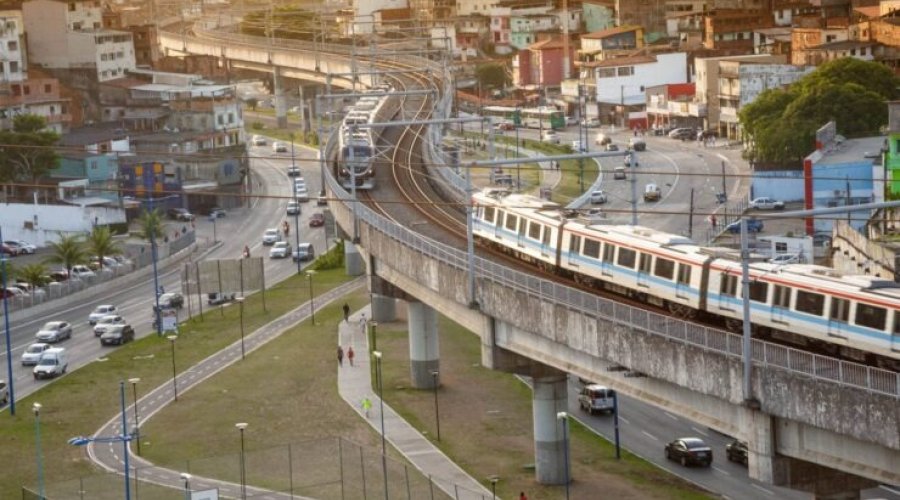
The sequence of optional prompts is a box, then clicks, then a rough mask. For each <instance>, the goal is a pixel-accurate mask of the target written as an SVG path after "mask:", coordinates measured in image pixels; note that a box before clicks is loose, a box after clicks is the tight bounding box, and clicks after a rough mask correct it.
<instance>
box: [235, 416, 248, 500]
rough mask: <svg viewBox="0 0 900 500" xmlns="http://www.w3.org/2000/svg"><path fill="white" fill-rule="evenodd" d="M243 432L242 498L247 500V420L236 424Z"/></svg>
mask: <svg viewBox="0 0 900 500" xmlns="http://www.w3.org/2000/svg"><path fill="white" fill-rule="evenodd" d="M234 426H235V427H236V428H237V430H238V431H240V433H241V499H242V500H247V469H246V464H245V462H244V429H246V428H247V423H246V422H239V423H237V424H234Z"/></svg>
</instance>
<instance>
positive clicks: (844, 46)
mask: <svg viewBox="0 0 900 500" xmlns="http://www.w3.org/2000/svg"><path fill="white" fill-rule="evenodd" d="M875 45H877V43H875V42H861V41H857V40H841V41H839V42H830V43H823V44H821V45H816V46H814V47H809V48H808V49H807V50H849V49H860V48H863V47H873V46H875Z"/></svg>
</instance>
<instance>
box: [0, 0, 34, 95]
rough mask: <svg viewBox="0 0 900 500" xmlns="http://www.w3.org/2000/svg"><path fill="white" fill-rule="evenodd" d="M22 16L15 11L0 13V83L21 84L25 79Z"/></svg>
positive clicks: (25, 67) (25, 66)
mask: <svg viewBox="0 0 900 500" xmlns="http://www.w3.org/2000/svg"><path fill="white" fill-rule="evenodd" d="M22 28H23V26H22V15H21V13H20V12H16V11H3V12H0V82H2V84H4V86H5V84H7V83H10V82H21V81H22V80H24V79H25V78H27V77H28V76H27V71H28V63H27V60H26V59H25V43H24V42H25V40H24V39H25V36H24V35H25V32H24V30H23V29H22Z"/></svg>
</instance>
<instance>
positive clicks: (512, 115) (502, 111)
mask: <svg viewBox="0 0 900 500" xmlns="http://www.w3.org/2000/svg"><path fill="white" fill-rule="evenodd" d="M521 111H522V110H521V109H519V108H513V107H510V106H485V107H484V109H482V110H481V116H491V117H493V118H494V123H512V124H513V125H515V126H516V127H519V126H521V125H522V119H521Z"/></svg>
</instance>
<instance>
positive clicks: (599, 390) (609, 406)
mask: <svg viewBox="0 0 900 500" xmlns="http://www.w3.org/2000/svg"><path fill="white" fill-rule="evenodd" d="M615 398H616V391H614V390H612V389H609V388H607V387H604V386H602V385H597V384H589V385H586V386H584V387H583V388H582V389H581V393H580V394H579V395H578V405H579V406H580V407H581V409H582V410H583V411H586V412H588V413H590V414H591V415H593V414H594V413H595V412H603V411H608V412H612V411H613V408H614V407H615Z"/></svg>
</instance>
